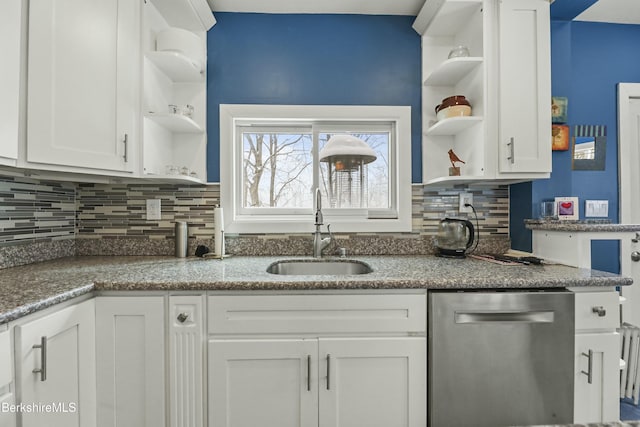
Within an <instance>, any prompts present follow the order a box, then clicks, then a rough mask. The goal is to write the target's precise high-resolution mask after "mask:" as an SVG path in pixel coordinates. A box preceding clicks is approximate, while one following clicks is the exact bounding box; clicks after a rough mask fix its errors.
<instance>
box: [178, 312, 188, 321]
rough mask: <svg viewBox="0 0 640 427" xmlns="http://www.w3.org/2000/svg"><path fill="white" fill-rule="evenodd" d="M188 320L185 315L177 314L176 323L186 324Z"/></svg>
mask: <svg viewBox="0 0 640 427" xmlns="http://www.w3.org/2000/svg"><path fill="white" fill-rule="evenodd" d="M188 318H189V315H188V314H187V313H180V314H178V317H177V319H178V322H180V323H184V322H186V321H187V319H188Z"/></svg>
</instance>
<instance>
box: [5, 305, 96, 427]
mask: <svg viewBox="0 0 640 427" xmlns="http://www.w3.org/2000/svg"><path fill="white" fill-rule="evenodd" d="M94 322H95V305H94V301H93V300H89V301H85V302H83V303H80V304H77V305H73V306H70V307H67V308H64V309H62V310H60V311H57V312H55V313H53V314H50V315H48V316H45V317H42V318H39V319H36V320H33V321H31V322H29V323H26V324H24V325H20V326H16V328H15V334H16V335H15V336H16V376H17V378H16V381H17V384H18V396H19V402H21V403H23V404H26V405H29V404H32V405H42V407H44V405H54V406H51V408H52V409H53V411H52V412H47V411H46V410H40V411H35V410H34V411H32V412H28V411H25V412H21V413H19V419H21V421H19V425H21V426H23V427H31V426H33V427H42V426H47V427H57V426H60V427H74V426H76V427H91V426H95V425H96V394H95V393H96V392H95V390H96V381H95V372H96V368H95V360H96V355H95V334H94V333H95V323H94ZM36 345H37V346H42V345H44V346H45V347H35V346H36ZM43 369H44V372H43V371H42V370H43ZM34 370H40V371H39V372H34Z"/></svg>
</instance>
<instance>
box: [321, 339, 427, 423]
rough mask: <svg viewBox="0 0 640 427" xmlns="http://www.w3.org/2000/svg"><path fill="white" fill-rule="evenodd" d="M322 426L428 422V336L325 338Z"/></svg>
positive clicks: (322, 351)
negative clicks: (426, 337)
mask: <svg viewBox="0 0 640 427" xmlns="http://www.w3.org/2000/svg"><path fill="white" fill-rule="evenodd" d="M319 341H320V345H319V364H320V392H319V394H320V427H335V426H341V427H360V426H367V427H423V426H425V425H426V423H427V421H426V419H427V414H426V407H427V390H426V384H427V383H426V378H427V372H426V370H427V356H426V353H427V344H426V339H425V338H418V337H415V338H335V339H323V338H321V339H320V340H319Z"/></svg>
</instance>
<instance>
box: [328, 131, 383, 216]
mask: <svg viewBox="0 0 640 427" xmlns="http://www.w3.org/2000/svg"><path fill="white" fill-rule="evenodd" d="M376 158H377V156H376V153H375V151H373V150H372V149H371V147H369V145H367V143H366V142H364V141H363V140H362V139H360V138H356V137H355V136H352V135H333V136H332V137H331V138H330V139H329V141H327V143H326V145H325V146H324V147H323V148H322V150H320V161H321V162H324V163H327V165H328V176H327V185H328V193H329V194H328V196H329V204H330V206H331V207H332V208H366V207H367V191H368V187H367V164H368V163H371V162H373V161H374V160H376Z"/></svg>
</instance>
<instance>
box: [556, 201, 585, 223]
mask: <svg viewBox="0 0 640 427" xmlns="http://www.w3.org/2000/svg"><path fill="white" fill-rule="evenodd" d="M555 202H556V206H555V211H556V216H557V217H558V219H561V220H573V221H577V220H578V219H580V212H579V210H578V198H577V197H556V198H555Z"/></svg>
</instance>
